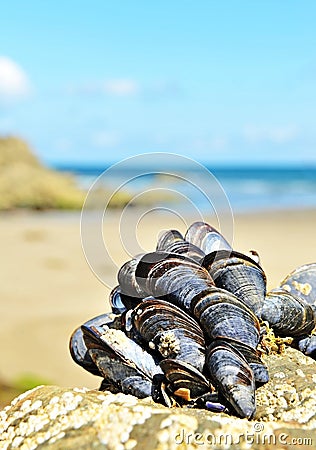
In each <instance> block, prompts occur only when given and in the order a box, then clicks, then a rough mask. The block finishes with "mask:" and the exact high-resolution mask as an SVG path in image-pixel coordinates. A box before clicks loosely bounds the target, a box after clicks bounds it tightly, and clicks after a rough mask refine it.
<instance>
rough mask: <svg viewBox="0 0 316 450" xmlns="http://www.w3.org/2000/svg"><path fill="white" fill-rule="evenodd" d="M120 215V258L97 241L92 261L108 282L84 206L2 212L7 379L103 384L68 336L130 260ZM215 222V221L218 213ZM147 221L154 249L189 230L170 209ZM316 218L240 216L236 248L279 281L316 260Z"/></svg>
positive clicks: (129, 230)
mask: <svg viewBox="0 0 316 450" xmlns="http://www.w3.org/2000/svg"><path fill="white" fill-rule="evenodd" d="M137 217H138V216H137V213H136V212H132V213H131V215H130V216H129V217H127V218H125V219H124V220H125V226H122V228H121V230H122V231H121V237H122V236H123V242H124V244H125V245H126V246H127V248H128V250H130V252H131V253H135V252H137V251H138V247H137V245H136V243H135V242H134V240H133V238H132V236H133V234H134V229H135V223H136V222H135V221H137ZM133 218H134V219H135V220H134V219H133ZM119 219H120V214H119V213H118V212H115V211H114V212H110V213H108V212H107V215H106V218H105V227H104V233H105V239H106V241H107V244H108V247H109V250H110V253H111V256H112V259H113V261H114V262H113V261H112V262H111V261H110V260H109V259H107V258H105V256H104V249H103V248H100V246H98V245H99V244H98V242H95V245H96V251H95V255H96V256H95V258H94V259H95V260H94V261H93V262H92V264H93V266H94V268H95V270H96V272H97V273H98V275H99V276H100V277H101V278H103V280H105V282H106V283H107V284H108V286H109V287H106V286H104V285H103V284H102V283H100V281H99V280H98V279H97V278H96V277H95V275H94V274H93V273H92V271H91V270H90V268H89V265H88V264H87V262H86V260H85V257H84V254H83V251H82V247H81V240H80V225H79V223H80V214H79V213H20V212H19V213H10V214H1V215H0V243H1V246H0V248H1V253H0V258H1V283H0V299H1V301H0V354H1V365H0V378H1V379H3V380H6V381H10V380H12V379H14V378H16V377H17V376H19V375H21V374H25V373H31V374H36V375H37V376H39V377H42V378H43V379H46V380H47V381H48V382H51V383H56V384H59V385H60V386H81V385H84V386H87V387H90V388H93V387H97V386H98V385H99V380H98V379H97V378H96V377H94V376H92V375H90V374H88V373H85V371H84V370H83V369H81V368H80V367H79V366H77V365H75V364H74V363H73V362H72V360H71V357H70V355H69V351H68V341H69V337H70V334H71V332H72V330H73V329H74V328H75V327H76V326H78V325H79V324H81V323H82V322H84V321H86V320H88V319H89V318H91V317H93V316H95V315H98V314H101V313H103V312H105V311H108V310H109V306H108V302H107V297H108V294H109V291H110V286H112V287H113V286H114V285H115V284H116V272H117V270H118V267H119V265H121V264H122V263H123V262H124V261H126V260H127V259H129V257H128V254H127V253H126V251H125V250H124V249H123V248H122V244H121V241H120V236H119V234H118V231H117V230H118V224H119ZM188 222H190V220H189V219H188ZM210 222H212V223H214V222H213V220H212V218H210ZM141 225H142V226H141V227H139V230H138V232H137V236H138V239H139V242H140V247H142V248H144V249H145V250H147V251H150V250H154V248H155V242H156V238H157V234H158V233H159V230H161V229H166V228H169V227H173V228H175V227H179V228H180V230H181V231H185V226H184V223H183V221H181V220H180V219H179V218H177V217H175V218H171V217H165V216H164V215H162V216H161V217H160V216H156V217H155V218H150V216H146V217H144V218H143V219H142V224H141ZM214 225H215V226H217V224H216V223H215V224H214ZM315 225H316V211H313V210H310V211H286V212H267V213H260V214H243V215H237V216H235V217H234V248H235V249H236V250H239V251H243V252H245V251H248V250H250V249H255V250H257V251H258V252H259V254H260V256H261V262H262V265H263V267H264V269H265V271H266V274H267V278H268V287H269V288H272V287H275V286H276V285H277V283H278V282H279V281H280V280H281V279H282V278H284V276H285V275H286V274H287V273H289V272H290V271H291V270H293V269H294V268H295V267H297V266H298V265H301V264H304V263H308V262H313V261H315V260H316V254H315V248H316V237H315V229H316V226H315ZM91 233H92V236H93V230H92V231H91ZM92 245H93V243H89V246H92ZM91 253H92V254H93V249H92V251H91ZM90 262H91V261H90Z"/></svg>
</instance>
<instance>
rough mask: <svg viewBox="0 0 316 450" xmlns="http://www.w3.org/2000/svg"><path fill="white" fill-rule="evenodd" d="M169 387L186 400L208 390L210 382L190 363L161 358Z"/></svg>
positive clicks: (161, 365)
mask: <svg viewBox="0 0 316 450" xmlns="http://www.w3.org/2000/svg"><path fill="white" fill-rule="evenodd" d="M160 367H161V368H162V370H163V372H164V374H165V376H166V378H167V380H168V381H169V383H170V386H169V389H170V390H171V391H172V392H173V393H174V394H175V395H178V397H182V398H183V399H185V400H186V401H190V400H191V399H194V398H197V397H199V396H201V395H203V394H205V393H206V392H209V390H210V384H209V382H208V380H207V379H206V378H205V377H204V375H203V374H202V373H201V372H200V371H199V370H197V369H196V368H195V367H194V366H192V365H191V364H190V363H187V362H184V361H179V360H175V359H163V360H162V361H161V362H160Z"/></svg>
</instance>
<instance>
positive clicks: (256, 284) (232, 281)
mask: <svg viewBox="0 0 316 450" xmlns="http://www.w3.org/2000/svg"><path fill="white" fill-rule="evenodd" d="M203 266H204V267H205V268H206V269H207V270H208V272H209V273H210V275H211V277H212V278H213V280H214V283H215V285H216V286H218V287H219V288H222V289H226V290H227V291H229V292H231V293H233V294H235V295H236V297H238V298H239V300H241V301H242V302H243V303H244V304H245V305H246V306H248V307H249V308H250V309H251V310H252V311H253V313H254V314H255V315H256V316H257V317H259V318H260V316H261V308H262V304H263V302H264V298H265V294H266V276H265V273H264V271H263V270H262V267H261V266H260V265H259V264H258V263H256V262H255V261H254V259H253V258H251V257H250V256H247V255H244V254H243V253H239V252H235V251H234V252H229V251H225V250H222V251H219V252H213V253H211V254H209V255H207V256H206V257H205V258H204V261H203Z"/></svg>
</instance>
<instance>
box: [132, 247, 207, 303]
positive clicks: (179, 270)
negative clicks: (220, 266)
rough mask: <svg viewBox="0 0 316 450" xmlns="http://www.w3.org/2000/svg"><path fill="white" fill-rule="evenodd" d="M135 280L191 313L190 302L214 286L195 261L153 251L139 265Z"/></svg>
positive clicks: (150, 292) (156, 294)
mask: <svg viewBox="0 0 316 450" xmlns="http://www.w3.org/2000/svg"><path fill="white" fill-rule="evenodd" d="M136 279H137V282H138V284H139V285H140V286H141V287H142V289H143V290H145V291H147V292H148V293H149V294H150V295H153V296H154V297H156V298H157V297H159V298H163V299H165V300H168V301H169V302H171V303H173V304H175V305H177V306H179V307H180V308H182V309H183V310H184V311H186V312H191V302H192V300H193V299H194V298H195V297H196V296H199V295H201V293H202V292H203V291H205V290H207V289H208V288H209V287H210V286H213V285H214V283H213V280H212V278H211V277H210V275H209V273H208V272H207V270H206V269H204V268H203V267H201V266H199V265H198V264H197V263H196V262H194V261H193V260H192V259H190V258H188V257H186V256H184V255H178V254H174V253H166V252H153V253H148V254H147V255H145V256H144V257H143V258H142V259H141V260H140V261H139V263H138V266H137V269H136Z"/></svg>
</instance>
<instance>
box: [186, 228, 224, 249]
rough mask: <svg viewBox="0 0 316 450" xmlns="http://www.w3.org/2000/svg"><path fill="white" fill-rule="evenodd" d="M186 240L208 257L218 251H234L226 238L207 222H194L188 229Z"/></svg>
mask: <svg viewBox="0 0 316 450" xmlns="http://www.w3.org/2000/svg"><path fill="white" fill-rule="evenodd" d="M184 239H185V240H186V241H188V242H190V243H191V244H193V245H196V246H197V247H199V248H200V249H201V250H202V252H203V253H205V254H206V255H207V254H209V253H212V252H214V251H218V250H228V251H231V250H232V248H231V246H230V244H229V243H228V242H227V241H226V239H225V238H224V236H223V235H222V234H221V233H220V232H219V231H217V230H216V229H215V228H214V227H212V226H211V225H209V224H207V223H205V222H194V223H193V224H192V225H191V226H190V227H189V228H188V230H187V232H186V234H185V236H184Z"/></svg>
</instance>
